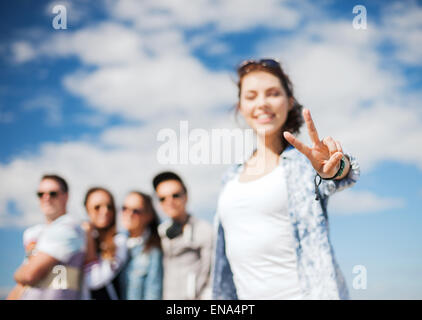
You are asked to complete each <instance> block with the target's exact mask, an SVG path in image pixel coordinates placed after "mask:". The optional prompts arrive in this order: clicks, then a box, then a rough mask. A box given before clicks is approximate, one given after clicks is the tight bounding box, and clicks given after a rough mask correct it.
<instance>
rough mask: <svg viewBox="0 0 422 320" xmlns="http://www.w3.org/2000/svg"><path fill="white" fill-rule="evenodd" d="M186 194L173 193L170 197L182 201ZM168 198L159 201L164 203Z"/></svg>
mask: <svg viewBox="0 0 422 320" xmlns="http://www.w3.org/2000/svg"><path fill="white" fill-rule="evenodd" d="M184 194H185V193H184V192H178V193H173V194H172V195H170V196H169V197H172V198H173V199H180V198H181V197H182V196H183V195H184ZM166 198H167V197H160V198H158V200H159V201H160V202H163V201H164V200H166Z"/></svg>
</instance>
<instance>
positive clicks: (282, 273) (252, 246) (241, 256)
mask: <svg viewBox="0 0 422 320" xmlns="http://www.w3.org/2000/svg"><path fill="white" fill-rule="evenodd" d="M237 73H238V77H239V79H238V99H239V100H238V104H237V108H236V112H240V113H241V114H242V116H243V117H244V119H245V120H246V123H247V124H248V125H249V126H250V127H251V128H252V129H253V130H254V131H255V133H256V136H257V142H258V143H257V148H256V150H255V151H254V153H253V154H252V155H251V157H250V158H249V159H248V160H247V161H245V162H244V163H243V164H241V165H235V166H234V167H233V168H231V169H230V170H229V171H228V173H227V174H226V176H225V178H224V182H225V184H224V187H223V189H222V191H221V193H220V197H219V200H218V206H217V214H216V220H215V221H216V232H217V240H216V250H215V260H214V261H215V264H214V268H213V298H214V299H269V300H272V299H347V298H348V291H347V287H346V283H345V280H344V278H343V275H342V273H341V271H340V269H339V267H338V264H337V262H336V260H335V257H334V251H333V248H332V246H331V243H330V240H329V232H328V216H327V204H328V198H329V196H330V195H332V194H333V193H334V192H336V191H340V190H342V189H345V188H347V187H350V186H352V185H353V184H354V183H355V182H356V181H357V179H358V178H359V173H360V171H359V165H358V163H357V162H356V160H355V159H354V158H353V157H352V156H351V155H347V154H345V153H343V150H342V147H341V144H340V142H338V141H336V140H334V139H333V138H331V137H326V138H324V139H322V140H320V138H319V136H318V133H317V130H316V128H315V125H314V122H313V121H312V118H311V114H310V112H309V110H303V113H302V112H301V111H302V105H300V104H299V103H298V102H297V100H296V99H295V97H294V93H293V86H292V83H291V82H290V80H289V77H288V76H287V75H286V74H285V73H284V71H283V70H282V68H281V66H280V64H279V62H277V61H276V60H273V59H262V60H258V61H255V60H248V61H245V62H243V63H242V64H241V65H240V66H239V67H238V69H237ZM302 114H303V117H302ZM333 116H335V115H333ZM303 118H304V120H305V122H306V125H307V129H308V133H309V136H310V138H311V142H312V147H308V146H306V145H305V144H303V143H302V142H301V141H299V140H298V139H297V138H295V137H294V136H293V134H297V133H298V132H299V129H300V127H301V125H302V124H303Z"/></svg>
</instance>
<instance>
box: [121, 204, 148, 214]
mask: <svg viewBox="0 0 422 320" xmlns="http://www.w3.org/2000/svg"><path fill="white" fill-rule="evenodd" d="M122 211H123V212H125V211H130V212H132V213H133V214H138V215H141V214H144V213H147V212H146V210H145V209H130V208H128V207H126V206H123V207H122Z"/></svg>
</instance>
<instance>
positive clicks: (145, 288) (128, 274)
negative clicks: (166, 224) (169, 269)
mask: <svg viewBox="0 0 422 320" xmlns="http://www.w3.org/2000/svg"><path fill="white" fill-rule="evenodd" d="M121 218H122V224H123V227H124V228H125V229H126V230H127V231H128V233H129V239H128V240H127V248H128V253H129V258H128V260H127V262H126V264H125V266H124V268H123V270H122V272H121V273H120V276H119V278H120V289H121V297H122V299H126V300H158V299H161V298H162V283H163V266H162V251H161V243H160V236H159V235H158V225H159V218H158V215H157V212H156V211H155V209H154V207H153V203H152V199H151V197H150V196H149V195H147V194H145V193H142V192H139V191H132V192H130V193H129V194H128V195H127V196H126V198H125V200H124V204H123V206H122V215H121Z"/></svg>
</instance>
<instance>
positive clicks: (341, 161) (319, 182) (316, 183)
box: [314, 156, 346, 200]
mask: <svg viewBox="0 0 422 320" xmlns="http://www.w3.org/2000/svg"><path fill="white" fill-rule="evenodd" d="M345 167H346V161H345V159H344V156H343V157H342V158H341V160H340V168H339V169H338V171H337V173H336V174H335V175H334V177H332V178H323V177H321V176H320V175H319V174H318V173H317V174H316V175H315V178H314V184H315V200H319V196H318V187H319V185H320V184H321V181H322V180H334V179H335V178H337V177H340V176H341V175H342V174H343V171H344V168H345ZM317 177H318V178H319V181H318V182H317Z"/></svg>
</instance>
